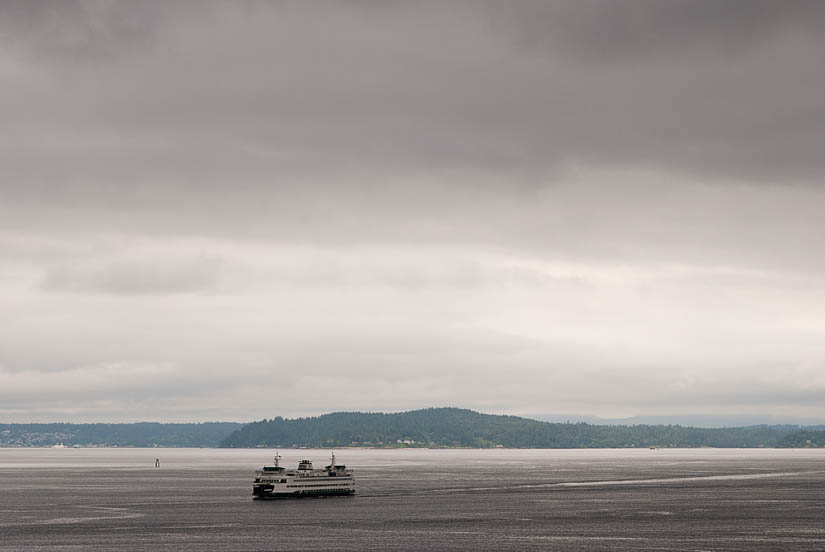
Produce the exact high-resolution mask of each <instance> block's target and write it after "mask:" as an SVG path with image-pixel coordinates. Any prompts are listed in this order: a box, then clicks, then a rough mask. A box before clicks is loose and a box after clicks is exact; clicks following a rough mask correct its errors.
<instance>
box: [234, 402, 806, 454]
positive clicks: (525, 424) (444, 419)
mask: <svg viewBox="0 0 825 552" xmlns="http://www.w3.org/2000/svg"><path fill="white" fill-rule="evenodd" d="M802 429H803V428H800V427H799V426H789V425H783V426H752V427H740V428H694V427H683V426H678V425H594V424H587V423H583V422H579V423H550V422H540V421H537V420H531V419H528V418H520V417H517V416H501V415H493V414H482V413H479V412H475V411H472V410H466V409H460V408H427V409H423V410H413V411H409V412H399V413H391V414H384V413H364V412H334V413H331V414H323V415H321V416H316V417H307V418H295V419H287V418H282V417H276V418H273V419H271V420H261V421H259V422H253V423H250V424H247V425H246V426H244V427H243V428H240V429H238V430H237V431H234V432H233V433H231V434H230V435H229V436H227V437H226V439H224V440H223V441H222V442H221V446H222V447H341V446H382V447H393V446H434V447H497V446H501V447H507V448H620V447H732V448H752V447H775V446H777V445H779V444H780V442H782V443H792V442H797V440H795V438H794V437H793V434H794V433H795V432H799V431H800V430H802ZM804 429H811V428H804ZM789 436H790V437H789ZM786 446H789V445H786Z"/></svg>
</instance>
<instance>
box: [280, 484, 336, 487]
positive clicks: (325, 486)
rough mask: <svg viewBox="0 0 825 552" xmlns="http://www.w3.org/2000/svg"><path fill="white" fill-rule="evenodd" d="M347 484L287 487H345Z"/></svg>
mask: <svg viewBox="0 0 825 552" xmlns="http://www.w3.org/2000/svg"><path fill="white" fill-rule="evenodd" d="M344 486H346V483H330V484H329V485H287V487H344Z"/></svg>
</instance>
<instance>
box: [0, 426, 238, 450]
mask: <svg viewBox="0 0 825 552" xmlns="http://www.w3.org/2000/svg"><path fill="white" fill-rule="evenodd" d="M242 426H243V424H239V423H236V422H205V423H200V424H161V423H155V422H141V423H134V424H63V423H55V424H0V446H5V447H10V446H53V445H57V444H63V445H66V446H75V445H77V446H118V447H152V446H159V447H216V446H218V444H219V443H220V442H221V441H222V440H223V439H224V438H225V437H226V436H227V435H229V434H230V433H232V432H233V431H235V430H236V429H239V428H241V427H242Z"/></svg>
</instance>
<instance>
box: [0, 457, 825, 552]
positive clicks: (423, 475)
mask: <svg viewBox="0 0 825 552" xmlns="http://www.w3.org/2000/svg"><path fill="white" fill-rule="evenodd" d="M272 455H273V453H272V452H271V451H268V450H206V449H155V450H150V449H0V551H12V550H13V551H31V550H50V551H51V550H72V551H85V550H147V551H149V550H152V551H154V550H198V551H202V550H227V551H228V550H232V551H236V550H279V551H288V550H313V549H317V550H320V549H324V550H331V551H348V550H358V551H364V550H387V549H394V550H417V551H421V550H572V551H575V550H611V551H615V550H694V551H696V550H743V551H744V550H748V551H750V550H825V449H823V450H708V449H692V450H647V449H645V450H415V449H410V450H364V449H360V450H338V451H337V456H338V461H339V463H345V464H347V465H348V466H349V467H352V468H354V469H355V470H356V476H357V481H358V493H359V494H358V495H357V496H355V497H336V498H314V499H300V500H285V501H271V502H263V501H253V500H251V481H252V477H253V470H254V469H256V468H258V467H260V466H261V465H263V464H264V463H271V457H272ZM281 455H282V456H283V461H284V463H285V464H286V465H288V466H293V465H295V464H296V463H297V461H298V460H299V459H300V457H302V456H307V457H309V458H310V459H311V460H313V461H315V462H316V466H317V465H324V464H325V463H326V460H327V456H328V455H327V452H326V451H319V450H307V451H298V450H283V451H281ZM156 457H157V458H160V461H161V467H160V468H159V469H155V468H154V459H155V458H156Z"/></svg>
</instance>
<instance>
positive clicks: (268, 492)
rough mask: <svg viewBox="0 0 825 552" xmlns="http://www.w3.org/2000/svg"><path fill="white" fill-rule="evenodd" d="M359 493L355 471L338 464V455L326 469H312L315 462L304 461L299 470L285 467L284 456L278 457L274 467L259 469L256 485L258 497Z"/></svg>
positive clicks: (255, 496) (255, 492)
mask: <svg viewBox="0 0 825 552" xmlns="http://www.w3.org/2000/svg"><path fill="white" fill-rule="evenodd" d="M354 493H355V478H354V477H353V475H352V470H348V469H347V467H346V466H338V465H336V464H335V454H333V455H332V461H331V462H330V464H329V466H325V467H324V469H322V470H316V469H313V468H312V462H310V461H309V460H301V461H300V462H299V463H298V469H297V470H288V469H286V468H284V467H283V466H281V457H280V456H279V455H276V456H275V465H274V466H264V467H263V469H260V470H256V471H255V482H254V483H253V484H252V495H253V497H254V498H288V497H299V496H331V495H351V494H354Z"/></svg>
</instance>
